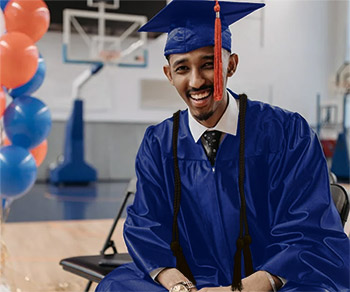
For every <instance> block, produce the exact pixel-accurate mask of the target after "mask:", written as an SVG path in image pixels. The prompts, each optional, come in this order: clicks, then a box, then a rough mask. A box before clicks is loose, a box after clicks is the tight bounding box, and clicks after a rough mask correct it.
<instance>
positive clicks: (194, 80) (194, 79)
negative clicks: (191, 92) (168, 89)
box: [189, 69, 205, 88]
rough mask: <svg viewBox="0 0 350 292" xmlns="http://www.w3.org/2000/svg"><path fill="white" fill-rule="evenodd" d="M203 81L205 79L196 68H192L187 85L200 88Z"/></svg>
mask: <svg viewBox="0 0 350 292" xmlns="http://www.w3.org/2000/svg"><path fill="white" fill-rule="evenodd" d="M204 83H205V79H204V77H203V76H202V74H201V72H200V71H199V70H197V69H193V70H192V71H191V74H190V80H189V86H190V87H193V88H200V87H201V86H203V85H204Z"/></svg>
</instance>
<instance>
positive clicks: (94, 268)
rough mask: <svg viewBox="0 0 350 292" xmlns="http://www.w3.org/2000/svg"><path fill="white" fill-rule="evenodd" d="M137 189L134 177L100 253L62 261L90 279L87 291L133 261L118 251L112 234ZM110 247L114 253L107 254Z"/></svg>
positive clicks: (61, 263) (63, 265)
mask: <svg viewBox="0 0 350 292" xmlns="http://www.w3.org/2000/svg"><path fill="white" fill-rule="evenodd" d="M135 191H136V178H133V179H132V180H130V182H129V185H128V187H127V189H126V194H125V198H124V201H123V203H122V205H121V207H120V209H119V211H118V214H117V217H116V218H115V219H114V222H113V224H112V227H111V229H110V231H109V234H108V236H107V239H106V241H105V244H104V245H103V248H102V250H101V252H100V254H99V255H90V256H76V257H70V258H66V259H63V260H61V261H60V265H61V266H62V267H63V269H64V270H66V271H68V272H71V273H73V274H76V275H78V276H80V277H83V278H85V279H87V280H89V282H88V284H87V286H86V288H85V291H89V289H90V287H91V284H92V282H96V283H99V282H100V281H101V280H102V279H103V278H104V276H106V275H107V274H108V273H110V272H111V271H113V270H114V269H115V268H116V267H118V266H120V265H122V264H125V263H128V262H131V261H132V259H131V257H130V255H129V254H128V253H118V251H117V249H116V247H115V244H114V241H113V240H112V235H113V233H114V230H115V228H116V226H117V223H118V220H119V219H120V217H121V216H122V214H123V211H124V209H125V207H126V205H127V202H128V200H129V198H130V196H132V195H134V194H135ZM110 248H111V249H112V251H113V253H110V254H107V253H106V252H107V250H108V249H110Z"/></svg>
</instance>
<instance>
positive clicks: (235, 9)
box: [139, 0, 264, 56]
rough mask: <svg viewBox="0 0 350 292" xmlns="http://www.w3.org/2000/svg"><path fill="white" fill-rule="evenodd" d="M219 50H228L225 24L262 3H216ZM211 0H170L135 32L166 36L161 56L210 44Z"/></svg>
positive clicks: (212, 37) (228, 34)
mask: <svg viewBox="0 0 350 292" xmlns="http://www.w3.org/2000/svg"><path fill="white" fill-rule="evenodd" d="M219 4H220V7H221V9H220V18H221V23H222V47H223V48H225V49H226V50H228V51H231V33H230V30H229V28H228V27H229V25H231V24H232V23H234V22H236V21H238V20H240V19H241V18H243V17H245V16H247V15H248V14H250V13H252V12H253V11H255V10H257V9H259V8H261V7H263V6H264V4H262V3H246V2H228V1H220V2H219ZM214 5H215V1H213V0H173V1H172V2H170V3H169V4H168V5H167V6H166V7H164V8H163V9H162V10H161V11H160V12H159V13H158V14H157V15H155V16H154V17H153V18H152V19H151V20H150V21H149V22H148V23H146V24H145V25H144V26H142V27H141V28H140V29H139V31H146V32H164V33H168V39H167V42H166V45H165V49H164V55H166V56H167V55H170V54H178V53H186V52H190V51H192V50H195V49H198V48H201V47H206V46H213V45H214V39H215V37H214V31H215V29H214V27H215V18H216V13H215V11H214Z"/></svg>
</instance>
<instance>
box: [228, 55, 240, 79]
mask: <svg viewBox="0 0 350 292" xmlns="http://www.w3.org/2000/svg"><path fill="white" fill-rule="evenodd" d="M237 66H238V55H237V54H232V55H231V56H230V59H229V61H228V67H227V76H228V77H231V76H232V75H233V74H235V72H236V69H237Z"/></svg>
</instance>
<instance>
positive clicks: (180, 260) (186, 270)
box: [171, 242, 196, 284]
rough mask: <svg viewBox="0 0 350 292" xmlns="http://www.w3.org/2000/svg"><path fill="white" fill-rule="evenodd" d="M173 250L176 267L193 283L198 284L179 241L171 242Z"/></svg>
mask: <svg viewBox="0 0 350 292" xmlns="http://www.w3.org/2000/svg"><path fill="white" fill-rule="evenodd" d="M171 250H172V252H173V255H174V256H175V258H176V268H177V269H178V270H179V271H181V273H182V274H184V275H185V276H186V278H187V279H188V280H190V281H191V282H192V283H193V284H196V280H195V279H194V277H193V274H192V272H191V269H190V267H189V266H188V264H187V261H186V258H185V256H184V254H183V252H182V248H181V246H180V244H179V243H178V242H172V243H171Z"/></svg>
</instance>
